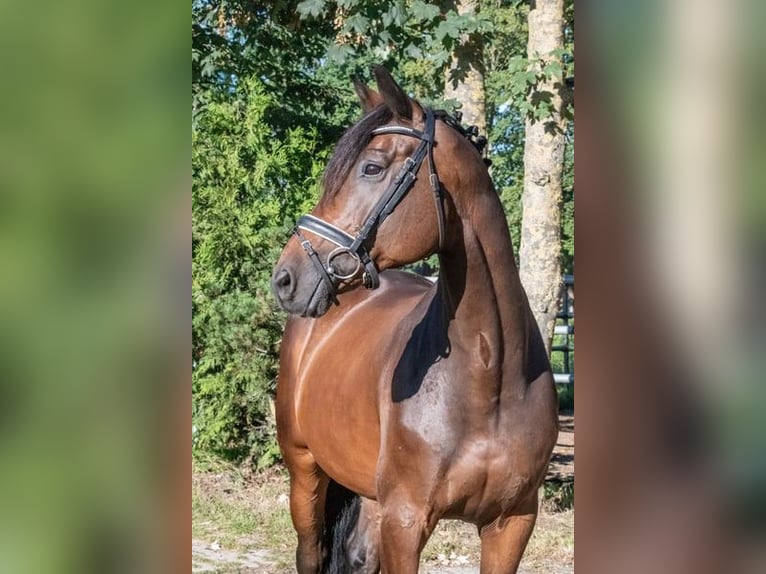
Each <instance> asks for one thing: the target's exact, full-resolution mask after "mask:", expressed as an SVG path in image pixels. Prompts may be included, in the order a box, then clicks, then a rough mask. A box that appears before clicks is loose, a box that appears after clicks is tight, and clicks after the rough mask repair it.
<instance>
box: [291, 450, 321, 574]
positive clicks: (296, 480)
mask: <svg viewBox="0 0 766 574" xmlns="http://www.w3.org/2000/svg"><path fill="white" fill-rule="evenodd" d="M285 461H286V462H287V463H288V469H289V471H290V515H291V517H292V520H293V526H294V527H295V531H296V533H297V534H298V548H297V549H296V552H295V563H296V569H297V570H298V574H318V573H319V572H321V569H322V563H323V561H324V555H323V548H322V527H323V523H324V506H325V499H326V495H327V485H328V484H329V479H328V478H327V475H326V474H325V473H324V472H323V471H322V469H321V468H319V466H318V465H317V464H316V462H315V461H314V457H313V456H312V455H311V453H310V452H309V451H308V450H301V451H300V452H294V453H290V456H289V457H287V456H286V457H285Z"/></svg>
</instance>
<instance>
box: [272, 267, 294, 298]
mask: <svg viewBox="0 0 766 574" xmlns="http://www.w3.org/2000/svg"><path fill="white" fill-rule="evenodd" d="M293 284H294V282H293V275H292V273H290V271H289V270H288V269H282V270H280V271H278V272H277V273H276V275H274V290H275V291H276V292H277V294H278V295H281V296H287V295H290V294H291V293H292V290H293Z"/></svg>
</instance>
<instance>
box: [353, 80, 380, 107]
mask: <svg viewBox="0 0 766 574" xmlns="http://www.w3.org/2000/svg"><path fill="white" fill-rule="evenodd" d="M352 80H353V82H354V91H355V92H356V95H357V96H358V97H359V101H360V102H361V103H362V110H364V113H367V112H369V111H370V110H372V109H373V108H375V107H377V106H379V105H380V104H382V103H383V98H381V97H380V94H379V93H378V92H376V91H375V90H371V89H370V88H368V87H367V84H365V83H364V82H363V81H362V80H360V79H359V78H353V79H352Z"/></svg>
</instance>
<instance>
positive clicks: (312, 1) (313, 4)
mask: <svg viewBox="0 0 766 574" xmlns="http://www.w3.org/2000/svg"><path fill="white" fill-rule="evenodd" d="M325 4H326V2H325V0H303V2H300V3H298V5H297V6H296V7H295V9H296V10H297V11H298V14H300V15H301V19H302V20H305V19H306V18H309V17H313V18H317V17H318V16H321V15H323V14H324V13H325V8H326V6H325Z"/></svg>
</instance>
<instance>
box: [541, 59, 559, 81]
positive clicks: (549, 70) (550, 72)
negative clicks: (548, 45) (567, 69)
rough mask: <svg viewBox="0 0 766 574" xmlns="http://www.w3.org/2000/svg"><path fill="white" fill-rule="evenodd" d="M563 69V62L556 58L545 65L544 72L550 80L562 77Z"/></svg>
mask: <svg viewBox="0 0 766 574" xmlns="http://www.w3.org/2000/svg"><path fill="white" fill-rule="evenodd" d="M561 71H562V70H561V64H560V63H559V62H557V61H556V60H554V61H552V62H548V63H547V64H546V65H545V67H543V74H544V75H545V77H546V78H547V79H549V80H557V79H561Z"/></svg>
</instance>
